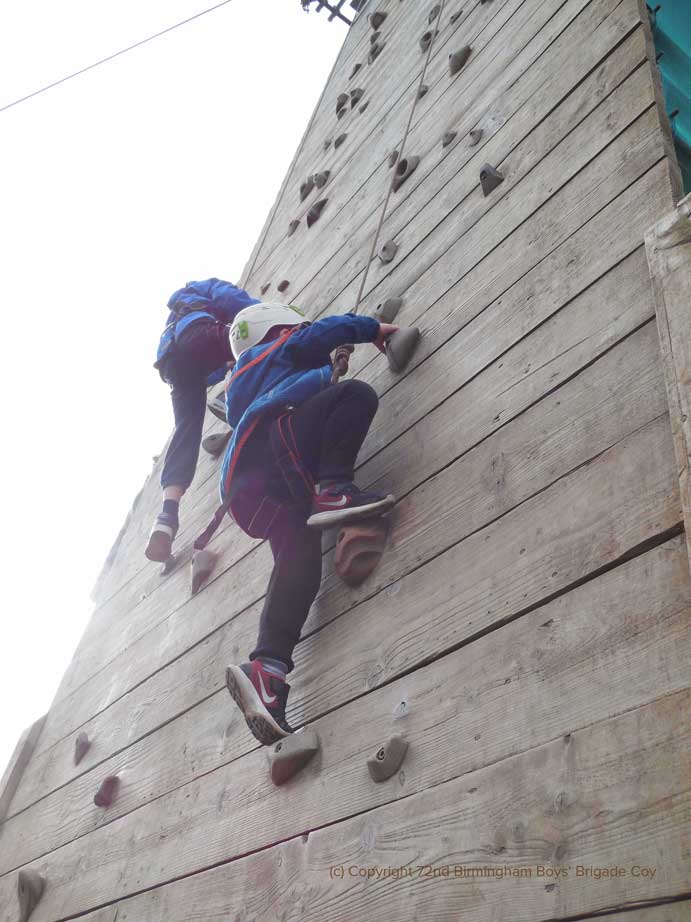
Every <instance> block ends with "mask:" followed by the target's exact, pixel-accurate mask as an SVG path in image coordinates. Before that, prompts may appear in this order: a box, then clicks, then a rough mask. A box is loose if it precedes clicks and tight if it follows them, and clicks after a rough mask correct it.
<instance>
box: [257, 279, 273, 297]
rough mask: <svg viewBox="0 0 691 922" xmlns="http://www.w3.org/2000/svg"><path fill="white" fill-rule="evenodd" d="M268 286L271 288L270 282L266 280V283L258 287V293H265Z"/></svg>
mask: <svg viewBox="0 0 691 922" xmlns="http://www.w3.org/2000/svg"><path fill="white" fill-rule="evenodd" d="M269 288H271V282H267V284H266V285H262V287H261V288H260V289H259V294H262V295H265V294H266V293H267V291H268V290H269Z"/></svg>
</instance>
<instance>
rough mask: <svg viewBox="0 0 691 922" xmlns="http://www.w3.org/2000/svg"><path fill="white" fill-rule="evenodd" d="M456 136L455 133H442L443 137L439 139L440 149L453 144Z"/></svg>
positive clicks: (456, 133)
mask: <svg viewBox="0 0 691 922" xmlns="http://www.w3.org/2000/svg"><path fill="white" fill-rule="evenodd" d="M457 135H458V132H457V131H447V132H445V133H444V137H443V138H442V139H441V143H442V147H448V146H449V144H453V142H454V141H455V140H456V136H457Z"/></svg>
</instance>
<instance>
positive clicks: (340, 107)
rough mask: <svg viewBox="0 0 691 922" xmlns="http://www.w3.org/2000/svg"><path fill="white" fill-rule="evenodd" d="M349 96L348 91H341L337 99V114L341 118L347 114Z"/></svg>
mask: <svg viewBox="0 0 691 922" xmlns="http://www.w3.org/2000/svg"><path fill="white" fill-rule="evenodd" d="M349 98H350V97H349V96H348V94H347V93H340V94H339V97H338V99H337V100H336V115H337V116H338V117H339V118H341V117H342V116H343V115H345V110H346V106H347V105H348V100H349Z"/></svg>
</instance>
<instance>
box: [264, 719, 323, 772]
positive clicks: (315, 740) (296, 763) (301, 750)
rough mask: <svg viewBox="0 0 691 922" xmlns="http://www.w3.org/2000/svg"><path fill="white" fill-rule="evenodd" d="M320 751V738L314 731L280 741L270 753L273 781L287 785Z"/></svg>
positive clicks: (294, 734) (300, 731) (307, 731)
mask: <svg viewBox="0 0 691 922" xmlns="http://www.w3.org/2000/svg"><path fill="white" fill-rule="evenodd" d="M318 751H319V737H318V736H317V734H316V733H314V732H313V731H312V730H299V731H298V732H297V733H293V734H291V735H290V736H288V737H286V738H285V739H282V740H279V742H278V743H276V744H275V745H274V746H272V747H271V749H270V750H269V753H268V758H269V769H270V771H271V780H272V781H273V783H274V784H275V785H277V786H278V785H281V784H285V783H286V781H289V780H290V779H291V778H292V777H293V775H297V773H298V772H299V771H302V769H303V768H304V767H305V765H307V763H308V762H309V761H310V760H311V759H313V758H314V756H315V754H316V753H317V752H318Z"/></svg>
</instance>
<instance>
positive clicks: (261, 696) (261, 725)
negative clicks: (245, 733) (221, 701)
mask: <svg viewBox="0 0 691 922" xmlns="http://www.w3.org/2000/svg"><path fill="white" fill-rule="evenodd" d="M226 685H227V687H228V691H229V692H230V695H231V697H232V699H233V701H234V702H235V703H236V704H237V706H238V707H239V708H240V710H241V711H242V713H243V714H244V716H245V722H246V723H247V726H248V727H249V728H250V730H251V731H252V733H253V734H254V736H255V737H256V738H257V739H258V740H259V742H260V743H263V744H264V745H265V746H271V745H273V743H275V742H277V741H278V740H280V739H283V737H284V736H289V735H290V734H291V733H292V732H293V730H292V728H291V727H290V726H289V725H288V722H287V721H286V701H287V700H288V692H289V691H290V685H288V684H287V683H286V682H284V681H283V680H282V679H280V678H279V677H278V676H277V675H274V674H273V673H271V672H269V671H268V670H266V669H264V668H263V666H262V663H261V661H260V660H256V659H255V660H252V662H251V663H242V664H241V665H240V666H228V667H227V668H226Z"/></svg>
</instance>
